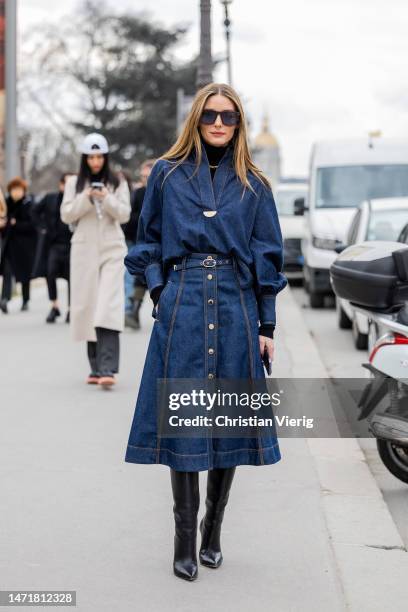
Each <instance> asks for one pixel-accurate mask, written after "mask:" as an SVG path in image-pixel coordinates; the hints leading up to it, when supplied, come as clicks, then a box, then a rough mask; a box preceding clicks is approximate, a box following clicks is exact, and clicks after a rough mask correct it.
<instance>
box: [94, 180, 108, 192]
mask: <svg viewBox="0 0 408 612" xmlns="http://www.w3.org/2000/svg"><path fill="white" fill-rule="evenodd" d="M91 187H92V189H97V190H98V191H102V189H103V188H104V187H105V185H104V184H103V183H100V182H98V181H95V182H93V183H91Z"/></svg>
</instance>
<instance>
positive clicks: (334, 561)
mask: <svg viewBox="0 0 408 612" xmlns="http://www.w3.org/2000/svg"><path fill="white" fill-rule="evenodd" d="M59 287H60V289H62V290H64V289H65V287H64V283H63V282H62V283H61V284H60V285H59ZM63 297H64V298H65V296H63ZM62 301H64V300H62ZM277 304H278V306H277V317H278V327H277V333H276V342H275V345H276V353H275V360H274V364H273V375H274V376H276V377H308V378H313V377H327V376H328V375H329V374H328V370H327V368H326V366H325V364H324V362H323V360H322V358H321V355H320V353H319V350H318V347H317V345H316V342H315V341H314V339H313V337H312V335H311V334H310V332H309V330H308V327H307V325H306V322H305V319H304V313H303V312H302V308H301V307H300V306H299V304H298V303H297V301H296V300H295V299H294V296H293V292H292V290H291V289H290V288H289V287H288V288H287V289H285V291H283V292H282V293H281V294H280V295H279V298H278V302H277ZM48 308H49V307H48V303H47V300H46V292H45V286H44V285H42V284H40V286H38V287H37V288H35V289H34V290H33V294H32V301H31V303H30V310H29V311H28V312H20V311H19V299H18V298H15V300H13V304H12V305H11V307H10V314H9V315H2V316H1V317H0V347H1V355H2V367H1V380H0V384H1V387H0V389H1V390H0V398H1V399H0V402H1V410H0V453H1V457H0V475H1V495H0V500H1V501H0V539H1V543H0V577H1V578H0V586H1V589H3V590H6V589H7V590H13V589H14V590H15V589H25V590H27V589H38V590H59V589H60V590H75V591H76V593H77V609H78V610H80V611H81V612H82V611H84V612H112V611H113V610H115V611H119V612H130V611H136V610H137V611H139V610H143V611H146V612H147V611H149V612H150V611H154V612H156V611H159V610H165V611H166V612H167V611H169V612H172V611H173V610H174V611H176V610H177V611H187V610H188V611H191V610H194V611H197V612H201V611H204V610H206V611H207V610H208V609H209V608H210V609H211V611H212V612H218V611H221V610H222V611H225V610H234V611H241V610H242V611H244V610H245V611H247V610H248V609H257V610H258V611H261V612H263V611H265V612H266V611H268V612H269V611H271V610H273V612H297V611H299V612H309V611H310V612H312V611H313V612H317V611H318V612H320V611H322V612H327V611H328V610H330V612H337V611H340V610H352V611H353V612H354V611H356V612H357V611H358V612H376V611H377V610H378V611H380V610H381V611H383V610H384V609H385V608H387V607H389V608H392V609H393V611H394V612H395V611H396V612H399V611H401V612H402V610H405V609H406V600H407V596H408V586H407V581H406V576H407V572H408V555H407V552H406V549H405V546H404V543H403V541H402V539H401V536H400V534H399V532H398V530H397V528H396V526H395V523H394V521H393V519H392V516H391V514H390V511H389V509H388V507H387V504H386V503H385V501H384V498H383V496H382V493H381V491H380V489H379V487H378V485H377V482H376V480H375V478H374V476H373V474H372V473H371V471H370V469H369V466H368V465H367V462H366V459H365V457H364V454H363V452H362V450H361V448H360V446H359V444H358V442H357V441H356V440H355V439H352V438H349V439H335V438H328V439H326V438H324V439H317V438H315V439H312V438H308V439H289V438H281V439H280V447H281V454H282V460H281V461H280V462H278V463H277V464H275V465H269V466H259V467H255V466H239V467H238V468H237V472H236V477H235V480H234V482H233V485H232V489H231V494H230V500H229V504H228V507H227V510H226V513H225V519H224V526H223V532H222V547H223V554H224V563H223V565H222V566H221V567H220V568H219V569H218V570H216V571H215V570H211V569H209V568H205V567H202V566H200V567H199V576H198V579H197V580H196V581H195V582H192V583H188V582H186V581H183V580H180V579H178V578H176V577H175V576H174V575H173V573H172V555H173V535H174V519H173V511H172V503H173V502H172V495H171V488H170V475H169V468H168V467H167V466H164V465H138V464H128V463H125V462H124V455H125V450H126V443H127V438H128V434H129V429H130V425H131V420H132V417H133V412H134V406H135V401H136V397H137V390H138V385H139V381H140V376H141V372H142V369H143V364H144V357H145V354H146V350H147V343H148V341H149V337H150V333H151V330H152V325H153V319H152V317H151V310H152V304H151V301H150V298H149V297H148V296H146V298H145V301H144V304H143V307H142V310H141V320H142V329H141V330H139V331H132V330H126V331H125V332H124V333H123V334H122V336H121V364H120V375H119V377H118V385H117V387H116V388H115V389H114V390H112V391H103V390H102V389H100V388H98V387H94V386H87V385H86V384H85V378H86V376H87V374H88V363H87V359H86V348H85V344H84V343H74V342H72V341H71V340H70V337H69V329H68V327H69V326H68V325H66V324H65V323H64V322H63V320H60V321H59V322H58V323H56V324H55V325H46V324H45V322H44V320H45V316H46V314H47V311H48ZM61 319H63V317H62V318H61ZM205 484H206V472H201V473H200V490H201V508H200V514H199V517H200V518H201V516H202V513H203V511H204V500H205ZM20 609H26V607H22V608H20ZM27 609H28V608H27Z"/></svg>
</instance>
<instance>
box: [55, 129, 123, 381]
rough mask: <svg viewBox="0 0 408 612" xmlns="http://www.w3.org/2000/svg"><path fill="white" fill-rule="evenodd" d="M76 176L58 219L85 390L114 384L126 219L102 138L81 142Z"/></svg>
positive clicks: (119, 187)
mask: <svg viewBox="0 0 408 612" xmlns="http://www.w3.org/2000/svg"><path fill="white" fill-rule="evenodd" d="M80 152H81V153H82V156H81V161H80V168H79V173H78V176H70V177H68V178H67V181H66V185H65V192H64V198H63V200H62V204H61V219H62V221H64V223H68V224H71V227H73V229H74V233H73V236H72V239H71V260H70V278H71V310H70V325H71V332H72V337H73V338H74V340H85V341H86V342H87V353H88V359H89V363H90V366H91V372H90V374H89V376H88V379H87V383H88V384H98V385H100V386H102V387H104V388H106V387H111V386H112V385H114V384H115V382H116V381H115V376H114V375H115V374H116V373H117V372H118V371H119V333H120V332H121V331H123V329H124V281H123V278H124V265H123V258H124V257H125V255H126V252H127V248H126V243H125V238H124V234H123V231H122V228H121V224H122V223H126V221H128V219H129V216H130V194H129V187H128V185H127V182H126V181H125V180H124V179H122V180H119V178H118V177H117V176H116V175H115V174H114V173H113V172H112V171H111V169H110V167H109V146H108V142H107V140H106V138H105V137H104V136H103V135H102V134H97V133H92V134H89V135H88V136H86V138H85V139H84V141H83V143H82V146H81V148H80Z"/></svg>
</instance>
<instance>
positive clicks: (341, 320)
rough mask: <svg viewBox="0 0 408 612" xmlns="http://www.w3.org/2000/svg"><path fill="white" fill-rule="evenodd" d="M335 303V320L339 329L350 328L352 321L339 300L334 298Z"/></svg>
mask: <svg viewBox="0 0 408 612" xmlns="http://www.w3.org/2000/svg"><path fill="white" fill-rule="evenodd" d="M336 305H337V322H338V325H339V328H340V329H351V328H352V322H351V319H350V318H349V317H348V316H347V314H346V313H345V311H344V310H343V308H342V307H341V306H340V302H339V301H338V300H336Z"/></svg>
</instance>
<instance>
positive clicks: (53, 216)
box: [33, 173, 72, 323]
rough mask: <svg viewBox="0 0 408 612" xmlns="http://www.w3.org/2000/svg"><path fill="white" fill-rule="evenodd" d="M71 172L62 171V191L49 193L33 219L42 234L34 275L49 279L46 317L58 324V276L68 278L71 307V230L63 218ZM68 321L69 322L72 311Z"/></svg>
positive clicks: (37, 207)
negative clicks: (62, 205)
mask: <svg viewBox="0 0 408 612" xmlns="http://www.w3.org/2000/svg"><path fill="white" fill-rule="evenodd" d="M71 174H72V173H65V174H63V175H62V176H61V178H60V181H59V190H58V191H57V192H53V193H47V194H46V195H45V196H44V197H43V198H42V200H40V202H38V203H37V204H35V205H34V208H33V218H34V220H35V222H36V224H37V227H38V231H39V236H40V239H39V241H38V248H37V254H36V261H35V264H34V270H33V276H45V277H46V279H47V287H48V297H49V299H50V301H51V310H50V312H49V313H48V316H47V318H46V322H47V323H55V320H56V318H57V317H59V316H61V311H60V308H59V303H58V293H57V278H64V279H65V280H66V281H68V306H69V293H70V291H69V289H70V287H69V261H70V248H71V236H72V233H71V231H70V229H69V227H68V225H67V224H66V223H63V222H62V221H61V213H60V208H61V203H62V198H63V197H64V188H65V180H66V177H67V176H71ZM65 321H66V322H68V321H69V310H68V312H67V316H66V319H65Z"/></svg>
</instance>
